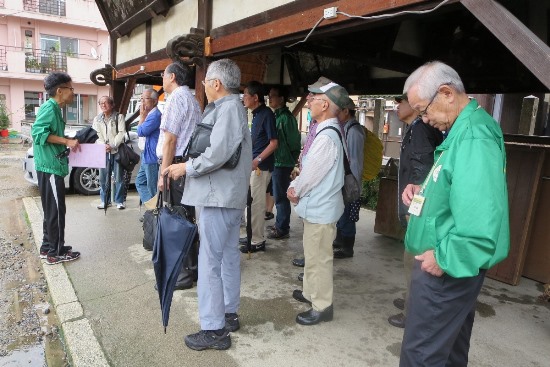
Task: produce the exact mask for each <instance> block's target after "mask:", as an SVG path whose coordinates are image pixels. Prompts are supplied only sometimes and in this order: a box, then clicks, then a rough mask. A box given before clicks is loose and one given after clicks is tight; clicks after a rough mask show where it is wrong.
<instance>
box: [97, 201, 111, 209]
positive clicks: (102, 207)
mask: <svg viewBox="0 0 550 367" xmlns="http://www.w3.org/2000/svg"><path fill="white" fill-rule="evenodd" d="M110 206H111V203H109V204H107V207H110ZM97 208H98V209H105V203H104V202H101V203H99V205H98V206H97Z"/></svg>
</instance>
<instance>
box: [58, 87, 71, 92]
mask: <svg viewBox="0 0 550 367" xmlns="http://www.w3.org/2000/svg"><path fill="white" fill-rule="evenodd" d="M58 88H63V89H70V90H71V92H74V88H73V87H58Z"/></svg>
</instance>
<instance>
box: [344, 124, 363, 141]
mask: <svg viewBox="0 0 550 367" xmlns="http://www.w3.org/2000/svg"><path fill="white" fill-rule="evenodd" d="M357 125H360V124H359V123H358V122H357V121H355V122H352V123H351V124H350V125H349V126H348V128H347V129H346V139H347V138H348V134H349V131H350V130H351V128H352V127H354V126H357Z"/></svg>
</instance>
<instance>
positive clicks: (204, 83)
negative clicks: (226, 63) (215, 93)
mask: <svg viewBox="0 0 550 367" xmlns="http://www.w3.org/2000/svg"><path fill="white" fill-rule="evenodd" d="M211 80H216V79H204V80H203V81H202V82H201V83H202V85H204V86H206V82H209V81H211Z"/></svg>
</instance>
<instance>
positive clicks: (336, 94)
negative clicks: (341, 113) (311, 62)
mask: <svg viewBox="0 0 550 367" xmlns="http://www.w3.org/2000/svg"><path fill="white" fill-rule="evenodd" d="M308 90H309V91H310V92H312V93H318V94H324V95H326V96H327V97H328V98H329V99H330V100H331V101H332V102H333V103H334V104H335V105H336V106H338V107H339V108H340V109H344V108H347V107H346V106H347V105H349V102H348V100H349V99H350V98H349V94H348V92H347V90H346V89H345V88H344V87H342V86H341V85H339V84H336V83H334V82H333V81H331V80H330V79H328V78H325V77H324V76H322V77H320V78H319V79H318V80H317V81H316V82H315V83H313V84H311V85H309V86H308Z"/></svg>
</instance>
